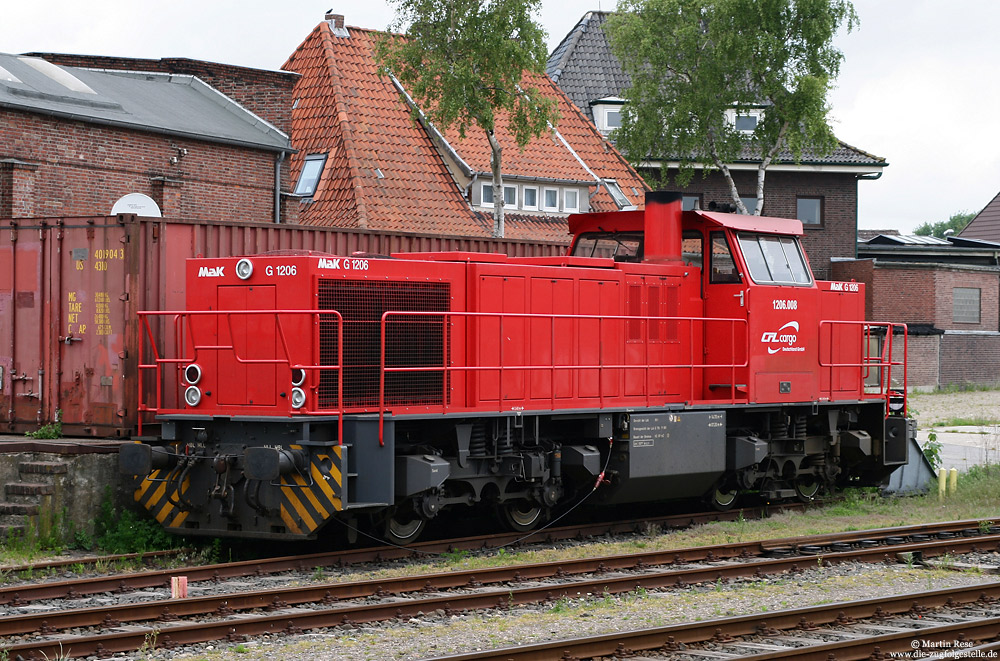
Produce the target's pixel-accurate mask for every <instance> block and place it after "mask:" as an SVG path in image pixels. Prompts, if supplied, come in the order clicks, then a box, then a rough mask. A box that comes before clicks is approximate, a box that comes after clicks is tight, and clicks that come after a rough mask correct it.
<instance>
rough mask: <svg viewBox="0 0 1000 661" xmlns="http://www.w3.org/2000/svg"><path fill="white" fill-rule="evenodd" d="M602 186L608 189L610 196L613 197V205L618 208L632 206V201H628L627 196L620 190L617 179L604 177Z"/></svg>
mask: <svg viewBox="0 0 1000 661" xmlns="http://www.w3.org/2000/svg"><path fill="white" fill-rule="evenodd" d="M604 187H605V188H607V189H608V193H610V194H611V197H612V198H614V200H615V205H617V206H618V208H619V209H624V208H625V207H630V206H632V203H631V202H629V199H628V198H627V197H625V193H623V192H622V188H621V186H619V185H618V182H617V181H615V180H613V179H605V180H604Z"/></svg>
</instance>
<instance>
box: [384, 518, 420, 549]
mask: <svg viewBox="0 0 1000 661" xmlns="http://www.w3.org/2000/svg"><path fill="white" fill-rule="evenodd" d="M426 527H427V519H423V518H421V517H420V516H419V515H417V513H416V512H413V511H400V510H399V509H394V510H392V511H391V512H389V514H388V515H386V517H385V528H384V530H383V532H382V536H383V537H384V538H385V539H386V541H388V542H389V543H391V544H397V545H400V546H404V545H406V544H409V543H411V542H413V541H415V540H416V539H417V538H418V537H420V533H422V532H423V531H424V528H426Z"/></svg>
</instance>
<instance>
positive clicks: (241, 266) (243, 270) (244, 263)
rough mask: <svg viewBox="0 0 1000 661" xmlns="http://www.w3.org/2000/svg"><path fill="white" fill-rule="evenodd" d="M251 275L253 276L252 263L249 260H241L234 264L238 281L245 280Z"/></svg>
mask: <svg viewBox="0 0 1000 661" xmlns="http://www.w3.org/2000/svg"><path fill="white" fill-rule="evenodd" d="M251 275H253V262H251V261H250V260H249V259H246V258H244V259H241V260H240V261H238V262H236V277H237V278H239V279H240V280H246V279H247V278H249V277H250V276H251Z"/></svg>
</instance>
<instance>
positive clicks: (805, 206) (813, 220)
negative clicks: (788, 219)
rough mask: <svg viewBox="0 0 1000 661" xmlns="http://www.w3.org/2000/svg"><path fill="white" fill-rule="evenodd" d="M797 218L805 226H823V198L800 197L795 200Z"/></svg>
mask: <svg viewBox="0 0 1000 661" xmlns="http://www.w3.org/2000/svg"><path fill="white" fill-rule="evenodd" d="M795 217H796V218H798V219H799V220H801V221H802V223H803V224H804V225H822V224H823V198H822V197H799V198H796V199H795Z"/></svg>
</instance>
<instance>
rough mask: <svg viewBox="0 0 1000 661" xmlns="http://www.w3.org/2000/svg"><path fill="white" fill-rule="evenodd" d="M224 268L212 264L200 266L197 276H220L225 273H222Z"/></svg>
mask: <svg viewBox="0 0 1000 661" xmlns="http://www.w3.org/2000/svg"><path fill="white" fill-rule="evenodd" d="M225 268H226V267H225V266H212V267H208V266H202V267H201V268H200V269H198V277H199V278H222V277H224V276H225V275H226V274H225V273H223V271H224V270H225Z"/></svg>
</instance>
